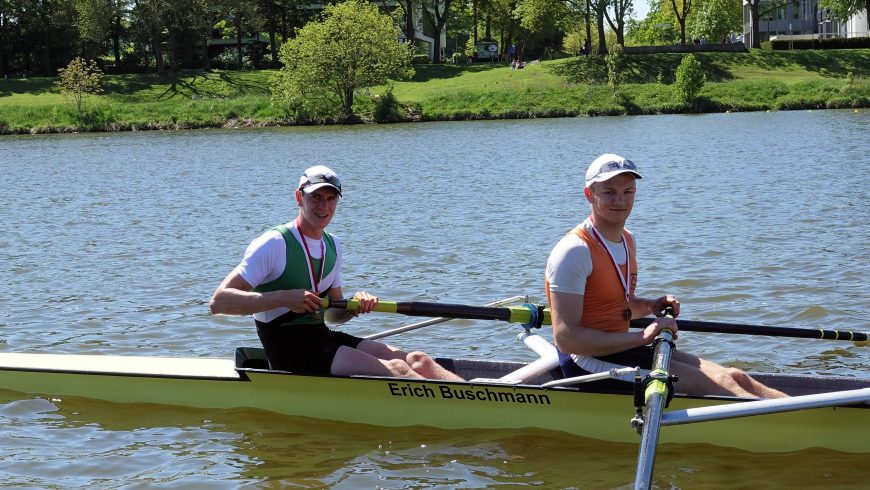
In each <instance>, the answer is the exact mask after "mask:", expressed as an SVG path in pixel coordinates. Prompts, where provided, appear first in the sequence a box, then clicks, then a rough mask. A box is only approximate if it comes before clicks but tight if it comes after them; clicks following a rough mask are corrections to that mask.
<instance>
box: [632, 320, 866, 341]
mask: <svg viewBox="0 0 870 490" xmlns="http://www.w3.org/2000/svg"><path fill="white" fill-rule="evenodd" d="M649 322H650V319H648V318H641V319H637V320H632V321H631V326H632V327H634V328H644V327H646V326H647V325H649ZM677 325H678V326H679V328H680V330H683V331H686V332H713V333H729V334H741V335H767V336H771V337H793V338H800V339H820V340H851V341H856V342H863V341H866V340H868V338H870V337H868V335H867V334H866V333H862V332H851V331H839V330H823V329H811V328H794V327H771V326H767V325H742V324H739V323H719V322H700V321H693V320H680V319H677Z"/></svg>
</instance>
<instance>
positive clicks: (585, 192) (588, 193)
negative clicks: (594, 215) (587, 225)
mask: <svg viewBox="0 0 870 490" xmlns="http://www.w3.org/2000/svg"><path fill="white" fill-rule="evenodd" d="M583 195H584V196H586V200H587V201H589V202H592V188H591V187H584V188H583Z"/></svg>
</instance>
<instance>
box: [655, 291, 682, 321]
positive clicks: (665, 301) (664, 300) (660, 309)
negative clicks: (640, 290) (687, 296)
mask: <svg viewBox="0 0 870 490" xmlns="http://www.w3.org/2000/svg"><path fill="white" fill-rule="evenodd" d="M668 306H670V307H671V308H673V309H674V318H676V317H678V316H679V315H680V300H678V299H677V297H676V296H674V295H671V294H668V295H666V296H662V297H661V298H658V299H655V300H653V302H652V304H651V305H650V313H652V314H653V315H655V316H662V315H664V311H665V308H667V307H668Z"/></svg>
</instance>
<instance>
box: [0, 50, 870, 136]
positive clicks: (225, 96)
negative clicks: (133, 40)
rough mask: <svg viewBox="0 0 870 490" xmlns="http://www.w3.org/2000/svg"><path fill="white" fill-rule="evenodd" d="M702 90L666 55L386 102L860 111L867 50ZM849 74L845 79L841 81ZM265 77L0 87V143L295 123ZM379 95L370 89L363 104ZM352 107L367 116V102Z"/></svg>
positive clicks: (464, 79) (868, 93) (407, 109)
mask: <svg viewBox="0 0 870 490" xmlns="http://www.w3.org/2000/svg"><path fill="white" fill-rule="evenodd" d="M696 57H697V58H698V60H699V61H700V62H701V65H702V67H703V70H704V72H705V74H706V79H707V83H706V84H705V86H704V89H703V90H702V92H701V96H700V100H699V101H698V103H697V104H695V105H693V106H687V105H684V104H682V103H680V102H679V101H678V100H677V98H676V96H675V94H674V93H673V90H671V87H670V83H672V82H673V79H674V73H675V70H676V68H677V66H678V65H679V63H680V60H681V59H682V55H680V54H674V53H665V54H654V55H642V56H638V55H635V56H627V57H626V83H624V84H623V85H622V86H620V88H619V89H618V91H617V93H615V94H614V92H613V91H612V90H611V89H610V88H609V87H608V86H607V85H606V84H605V83H604V80H605V79H606V74H607V72H606V67H605V66H604V64H603V59H601V58H592V59H590V60H587V59H583V58H566V59H561V60H554V61H545V62H541V63H537V62H534V63H530V64H528V65H527V66H526V68H524V69H522V70H511V69H510V68H509V67H507V66H505V65H501V64H492V63H478V64H472V65H464V64H462V65H451V64H444V65H418V66H416V67H415V68H416V74H415V76H414V78H413V79H412V80H410V81H404V82H396V83H395V84H394V85H393V87H394V95H395V97H396V99H397V100H398V102H399V105H400V108H399V111H398V112H399V113H400V118H401V119H404V120H456V119H489V118H526V117H557V116H576V115H604V114H661V113H679V112H696V111H702V112H720V111H754V110H783V109H803V108H846V107H854V108H858V107H870V102H868V101H870V82H868V78H870V50H868V49H856V50H826V51H761V50H752V51H750V52H749V53H698V54H696ZM850 73H851V77H850V76H849V74H850ZM273 74H274V71H272V70H263V71H253V72H241V71H239V72H235V71H213V72H208V73H203V72H193V71H191V72H181V73H178V74H174V75H171V76H169V77H168V78H167V79H166V80H164V81H160V80H159V79H158V78H157V76H156V75H153V74H138V75H117V76H106V77H105V78H104V90H105V93H104V94H103V95H101V96H99V97H87V98H86V100H85V104H84V111H83V113H82V114H77V113H76V112H75V110H74V108H73V106H72V104H71V103H70V102H69V101H67V100H66V99H64V97H63V96H62V95H61V94H60V93H59V91H58V90H57V88H56V87H55V86H54V80H55V79H53V78H31V79H26V80H0V134H2V133H27V132H55V131H105V130H109V131H111V130H129V129H150V128H154V129H157V128H169V129H176V128H197V127H220V126H236V125H276V124H293V121H292V120H290V119H288V118H287V116H286V115H285V113H284V111H283V110H282V109H281V108H280V107H276V106H275V105H274V104H273V103H272V102H271V99H270V94H269V84H270V79H271V77H272V75H273ZM385 90H386V87H374V88H373V89H372V91H371V92H372V94H373V95H378V94H382V93H383V92H384V91H385ZM357 101H358V104H357V105H356V107H355V109H356V110H357V112H358V113H359V114H360V115H361V116H362V118H363V119H364V120H367V119H369V118H370V115H371V110H372V108H373V107H374V104H372V102H371V100H370V99H369V98H368V97H366V96H365V95H362V94H360V95H359V96H358V97H357Z"/></svg>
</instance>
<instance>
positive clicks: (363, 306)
mask: <svg viewBox="0 0 870 490" xmlns="http://www.w3.org/2000/svg"><path fill="white" fill-rule="evenodd" d="M353 299H355V300H357V301H358V302H359V309H357V310H356V311H353V312H352V313H353V316H357V315H360V314H363V313H371V311H372V310H374V309H375V307H376V306H378V297H377V296H374V295H372V294H369V293H367V292H365V291H358V292H357V293H356V294H354V295H353Z"/></svg>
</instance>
